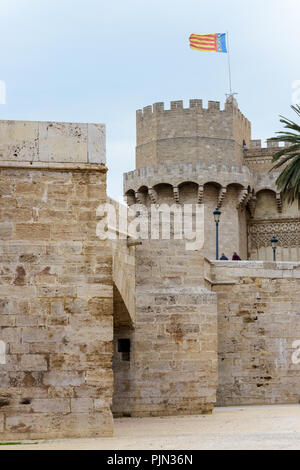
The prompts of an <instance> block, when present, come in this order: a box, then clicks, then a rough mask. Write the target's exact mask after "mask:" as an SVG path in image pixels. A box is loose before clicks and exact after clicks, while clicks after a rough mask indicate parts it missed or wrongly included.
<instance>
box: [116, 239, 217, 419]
mask: <svg viewBox="0 0 300 470" xmlns="http://www.w3.org/2000/svg"><path fill="white" fill-rule="evenodd" d="M202 284H203V255H202V253H201V252H195V251H193V252H191V251H190V252H187V251H186V249H185V246H184V243H183V242H182V241H180V240H178V241H175V240H170V241H169V240H168V241H164V240H151V241H143V244H142V246H140V247H137V248H136V313H135V321H134V324H133V328H132V329H131V330H129V329H127V330H126V329H124V327H123V328H122V326H121V327H120V328H119V329H117V330H116V332H115V334H116V336H117V338H118V339H121V338H123V339H124V338H128V339H130V342H131V348H130V358H128V357H126V358H125V360H124V361H123V362H121V361H120V359H119V360H116V361H115V369H114V370H115V377H116V381H115V399H114V407H113V411H114V413H115V414H116V415H118V416H120V415H125V416H163V415H172V414H173V415H176V414H198V413H206V412H211V411H212V409H213V407H214V404H215V401H216V387H217V311H216V298H215V294H213V293H211V292H209V291H208V290H207V289H205V288H204V286H203V285H202ZM122 335H123V336H122ZM116 354H118V352H117V351H116ZM129 360H130V362H129Z"/></svg>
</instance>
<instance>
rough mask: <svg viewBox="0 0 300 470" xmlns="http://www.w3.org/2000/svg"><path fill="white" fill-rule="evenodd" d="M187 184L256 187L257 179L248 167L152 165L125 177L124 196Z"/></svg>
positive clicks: (126, 174)
mask: <svg viewBox="0 0 300 470" xmlns="http://www.w3.org/2000/svg"><path fill="white" fill-rule="evenodd" d="M186 181H191V182H194V183H197V184H199V185H203V184H206V183H208V182H213V183H217V184H219V185H220V186H227V185H228V184H239V185H243V186H245V187H247V186H248V185H250V186H253V184H254V177H253V175H252V172H251V170H249V168H248V167H247V166H240V167H239V166H228V165H224V164H207V163H205V162H196V163H195V162H191V163H173V164H159V165H157V166H154V165H150V166H147V167H143V168H139V169H137V170H134V171H129V172H128V173H125V174H124V193H126V192H127V191H129V190H134V191H137V190H138V189H139V188H140V187H142V186H147V187H153V186H155V185H158V184H161V183H164V184H171V185H173V186H178V185H180V184H181V183H183V182H186Z"/></svg>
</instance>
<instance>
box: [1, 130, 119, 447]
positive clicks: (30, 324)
mask: <svg viewBox="0 0 300 470" xmlns="http://www.w3.org/2000/svg"><path fill="white" fill-rule="evenodd" d="M0 154H1V158H0V191H1V202H0V204H1V205H0V217H1V219H0V233H1V242H0V250H1V268H0V272H1V283H0V284H1V285H0V297H1V299H0V342H1V345H2V346H3V345H4V349H5V350H4V354H2V355H1V354H0V440H4V439H13V440H15V439H30V438H61V437H80V436H110V435H112V432H113V423H112V415H111V411H110V405H111V402H112V395H113V377H112V351H113V349H112V340H113V337H112V335H113V287H112V259H111V252H110V246H109V245H108V244H107V242H103V241H100V240H99V239H98V238H97V237H96V224H97V218H96V209H97V207H98V205H99V204H100V203H101V202H105V201H106V166H105V127H104V126H103V125H101V124H99V125H96V124H67V123H46V122H15V121H11V122H10V121H1V122H0Z"/></svg>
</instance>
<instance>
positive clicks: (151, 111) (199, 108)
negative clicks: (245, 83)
mask: <svg viewBox="0 0 300 470" xmlns="http://www.w3.org/2000/svg"><path fill="white" fill-rule="evenodd" d="M174 112H175V113H182V112H183V113H191V112H192V113H201V114H203V115H205V114H206V113H207V114H208V113H209V114H211V113H217V114H220V113H221V114H224V113H231V114H232V113H233V114H235V115H238V116H239V117H240V118H241V119H242V120H243V121H244V122H245V124H248V125H249V127H250V126H251V124H250V122H249V121H248V119H247V118H246V117H245V116H244V115H243V114H242V112H241V111H240V110H239V109H238V107H237V105H235V102H229V101H227V102H226V103H225V105H224V108H223V109H221V103H220V101H208V104H207V107H205V106H204V105H203V100H202V99H190V100H189V106H188V107H187V108H185V107H184V104H183V100H176V101H171V102H170V106H169V108H165V103H164V102H158V103H154V104H152V105H148V106H145V107H144V108H143V109H138V110H137V111H136V118H137V122H138V121H139V120H145V119H149V118H153V117H154V116H156V115H157V114H161V113H166V114H167V115H168V114H171V115H172V114H174Z"/></svg>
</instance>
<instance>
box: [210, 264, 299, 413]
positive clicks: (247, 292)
mask: <svg viewBox="0 0 300 470" xmlns="http://www.w3.org/2000/svg"><path fill="white" fill-rule="evenodd" d="M207 280H208V282H209V283H210V284H211V285H212V290H213V292H216V293H217V294H218V339H219V340H218V343H219V345H218V354H219V387H218V393H217V397H218V398H217V404H218V405H219V406H230V405H259V404H268V405H270V404H278V403H280V404H295V403H299V400H300V365H299V364H294V363H293V360H292V355H293V353H295V352H296V349H295V348H293V343H294V342H295V341H299V339H300V263H267V262H263V261H252V262H245V261H241V262H233V261H215V262H210V266H209V268H208V271H207Z"/></svg>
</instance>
